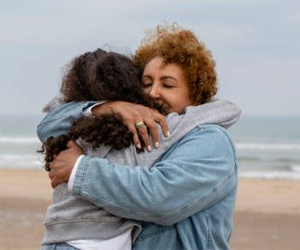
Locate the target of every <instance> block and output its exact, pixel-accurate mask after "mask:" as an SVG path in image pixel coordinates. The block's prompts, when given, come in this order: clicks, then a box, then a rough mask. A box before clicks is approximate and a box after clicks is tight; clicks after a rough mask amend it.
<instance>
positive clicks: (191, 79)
mask: <svg viewBox="0 0 300 250" xmlns="http://www.w3.org/2000/svg"><path fill="white" fill-rule="evenodd" d="M157 56H160V57H162V58H163V59H164V64H169V63H176V64H178V65H179V66H180V67H181V68H182V69H183V71H184V74H185V77H186V79H187V82H188V84H189V91H190V98H191V100H192V103H193V105H198V104H202V103H206V102H208V101H210V100H211V99H212V97H213V96H214V95H215V94H216V93H217V74H216V71H215V66H216V64H215V61H214V59H213V57H212V54H211V52H210V51H209V50H208V49H207V48H206V47H205V45H204V44H203V43H202V42H200V41H199V40H198V39H197V37H196V35H195V34H194V33H193V32H192V31H190V30H187V29H183V28H181V27H179V26H178V25H177V24H173V25H171V26H168V25H159V26H157V27H156V29H155V30H153V31H149V32H148V35H147V36H146V38H145V39H144V40H143V42H142V45H141V46H140V47H139V48H138V49H137V51H136V53H135V56H134V60H135V61H136V62H137V63H138V64H139V65H140V66H141V67H142V68H143V69H144V68H145V66H146V65H147V63H148V62H149V61H151V60H152V59H153V58H154V57H157Z"/></svg>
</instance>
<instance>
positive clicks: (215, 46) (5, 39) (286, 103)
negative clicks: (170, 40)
mask: <svg viewBox="0 0 300 250" xmlns="http://www.w3.org/2000/svg"><path fill="white" fill-rule="evenodd" d="M162 22H167V23H172V22H177V23H178V24H179V25H181V26H183V27H185V28H189V29H191V30H193V31H194V32H195V33H196V34H197V35H198V37H199V38H200V39H201V40H202V41H204V43H205V44H206V46H207V47H208V48H209V49H210V50H211V51H212V53H213V55H214V58H215V60H216V62H217V72H218V78H219V89H220V91H219V97H220V98H226V99H229V100H232V101H234V102H236V103H237V104H238V105H240V106H241V107H242V109H243V112H244V114H262V115H265V114H270V115H297V116H300V85H299V81H300V80H299V79H300V1H299V0H285V1H283V0H194V1H193V0H180V1H179V0H151V1H149V0H146V1H142V0H126V1H124V0H107V1H100V0H26V1H24V0H19V1H15V0H9V1H5V0H0V69H1V80H0V84H1V85H0V86H1V90H0V100H1V101H0V104H1V105H0V115H2V114H40V113H41V109H42V107H43V106H44V105H45V104H46V103H47V102H48V101H49V100H50V99H51V98H52V97H54V96H55V95H56V94H57V93H58V88H59V84H60V79H61V75H62V68H63V66H64V65H65V64H66V63H68V62H69V61H70V60H71V59H72V58H73V57H74V56H77V55H79V54H81V53H83V52H85V51H88V50H94V49H96V48H98V47H103V46H104V45H106V44H109V45H110V46H112V47H114V48H120V49H121V48H124V49H123V50H124V51H128V50H130V51H131V52H132V53H134V51H135V49H136V48H137V47H138V46H139V44H140V41H141V39H142V38H143V37H144V35H145V31H146V30H147V29H149V28H153V27H155V26H156V25H157V24H159V23H162Z"/></svg>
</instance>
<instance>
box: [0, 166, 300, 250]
mask: <svg viewBox="0 0 300 250" xmlns="http://www.w3.org/2000/svg"><path fill="white" fill-rule="evenodd" d="M299 193H300V182H299V181H279V180H253V179H240V181H239V189H238V197H237V205H236V209H235V216H234V225H235V227H234V232H233V235H232V238H231V249H233V250H248V249H249V250H250V249H251V250H265V249H274V250H286V249H289V250H294V249H295V250H296V249H299V245H300V199H297V197H299ZM51 195H52V190H51V186H50V181H49V180H48V175H47V173H46V172H45V171H40V170H6V169H0V215H1V218H2V220H1V224H0V250H15V249H20V250H29V249H39V244H40V242H41V239H42V236H43V216H44V213H45V211H46V208H47V206H48V205H49V204H50V203H51Z"/></svg>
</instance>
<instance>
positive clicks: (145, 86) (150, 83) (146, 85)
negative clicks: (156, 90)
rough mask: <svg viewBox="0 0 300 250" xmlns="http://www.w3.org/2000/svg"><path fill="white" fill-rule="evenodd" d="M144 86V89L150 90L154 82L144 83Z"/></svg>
mask: <svg viewBox="0 0 300 250" xmlns="http://www.w3.org/2000/svg"><path fill="white" fill-rule="evenodd" d="M142 86H143V88H149V87H151V86H152V82H143V83H142Z"/></svg>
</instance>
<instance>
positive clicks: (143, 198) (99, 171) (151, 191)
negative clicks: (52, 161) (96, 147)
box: [38, 105, 237, 250]
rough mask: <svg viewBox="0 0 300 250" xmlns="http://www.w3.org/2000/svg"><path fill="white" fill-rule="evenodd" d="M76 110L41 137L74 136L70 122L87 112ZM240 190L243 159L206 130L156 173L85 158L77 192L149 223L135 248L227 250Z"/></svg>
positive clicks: (64, 110) (176, 148)
mask: <svg viewBox="0 0 300 250" xmlns="http://www.w3.org/2000/svg"><path fill="white" fill-rule="evenodd" d="M70 107H71V106H69V107H68V105H66V106H64V107H60V108H58V109H57V115H55V114H53V113H52V115H50V116H48V118H47V117H46V118H45V119H44V120H43V122H42V123H41V124H40V125H39V127H38V133H39V135H40V138H47V137H49V136H51V135H54V136H56V135H58V134H60V133H63V132H65V131H66V129H67V128H68V125H67V123H65V122H64V121H66V120H68V119H71V118H72V117H73V118H74V119H75V118H76V116H78V112H81V111H80V110H81V109H82V105H77V106H76V105H75V106H74V105H73V108H74V107H75V109H73V108H70ZM76 113H77V114H76ZM62 114H63V116H62ZM62 123H63V124H62ZM58 124H60V125H58ZM236 187H237V165H236V156H235V150H234V146H233V144H232V142H231V140H230V138H229V136H228V134H227V133H226V131H225V130H224V129H222V128H221V127H219V126H217V125H201V126H198V127H196V128H195V129H194V130H192V131H191V132H190V133H189V134H188V135H186V136H185V137H184V138H182V139H181V140H179V141H178V142H177V143H175V144H174V145H173V146H172V147H171V148H170V149H169V150H168V152H167V153H166V154H164V155H163V156H162V158H161V160H160V161H159V162H157V163H156V164H155V165H154V166H153V167H151V168H149V169H148V168H144V167H140V166H137V167H134V168H132V167H131V166H120V165H117V164H114V163H111V162H109V161H107V160H106V159H99V158H94V157H90V156H85V157H84V158H83V159H82V161H81V162H80V165H79V168H78V171H77V173H76V178H75V183H74V188H73V193H74V195H76V196H79V197H81V198H84V199H87V200H89V201H91V202H93V203H94V204H96V205H99V206H101V207H103V208H104V209H105V210H107V211H108V212H110V213H112V214H115V215H117V216H120V217H124V218H129V219H134V220H139V221H143V222H142V233H141V234H140V235H139V237H138V239H137V241H136V242H135V244H134V249H151V250H152V249H222V250H223V249H229V238H230V235H231V231H232V215H233V209H234V203H235V197H236Z"/></svg>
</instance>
